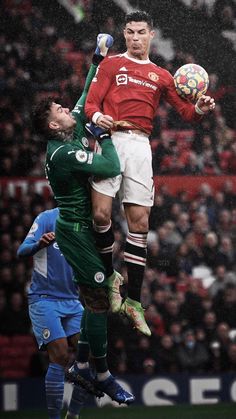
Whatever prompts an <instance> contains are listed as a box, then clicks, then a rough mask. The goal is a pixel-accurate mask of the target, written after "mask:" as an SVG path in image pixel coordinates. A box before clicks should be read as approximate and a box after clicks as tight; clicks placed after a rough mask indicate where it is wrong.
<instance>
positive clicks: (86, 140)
mask: <svg viewBox="0 0 236 419" xmlns="http://www.w3.org/2000/svg"><path fill="white" fill-rule="evenodd" d="M81 141H82V144H83V146H84V147H88V146H89V140H88V139H87V138H86V137H83V138H82V140H81Z"/></svg>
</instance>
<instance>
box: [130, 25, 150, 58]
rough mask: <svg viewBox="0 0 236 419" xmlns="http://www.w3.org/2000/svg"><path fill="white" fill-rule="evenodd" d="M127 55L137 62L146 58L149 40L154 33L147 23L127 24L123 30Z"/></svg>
mask: <svg viewBox="0 0 236 419" xmlns="http://www.w3.org/2000/svg"><path fill="white" fill-rule="evenodd" d="M124 37H125V41H126V46H127V51H128V55H129V56H130V57H131V58H136V59H138V60H146V59H147V58H148V54H149V50H150V44H151V40H152V39H153V37H154V31H153V30H151V28H150V27H149V25H148V24H147V22H128V23H127V24H126V26H125V29H124Z"/></svg>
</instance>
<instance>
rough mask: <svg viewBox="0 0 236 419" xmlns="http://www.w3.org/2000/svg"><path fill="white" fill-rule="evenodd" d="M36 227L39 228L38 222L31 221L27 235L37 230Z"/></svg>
mask: <svg viewBox="0 0 236 419" xmlns="http://www.w3.org/2000/svg"><path fill="white" fill-rule="evenodd" d="M38 228H39V225H38V223H33V224H32V226H31V228H30V231H29V233H28V236H29V235H33V234H34V233H35V232H36V231H37V230H38Z"/></svg>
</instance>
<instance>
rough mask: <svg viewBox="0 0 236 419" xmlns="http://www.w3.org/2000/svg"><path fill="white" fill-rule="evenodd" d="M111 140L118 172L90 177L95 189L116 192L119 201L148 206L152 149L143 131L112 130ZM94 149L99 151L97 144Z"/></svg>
mask: <svg viewBox="0 0 236 419" xmlns="http://www.w3.org/2000/svg"><path fill="white" fill-rule="evenodd" d="M112 141H113V144H114V146H115V148H116V151H117V154H118V156H119V159H120V165H121V175H119V176H116V177H114V178H109V179H102V180H98V181H96V179H92V180H91V184H92V187H93V189H94V190H95V191H97V192H100V193H102V194H104V195H108V196H111V197H113V198H114V197H115V196H116V194H117V192H119V198H120V201H121V202H122V203H130V204H137V205H141V206H145V207H152V205H153V198H154V183H153V171H152V151H151V146H150V143H149V138H148V136H147V135H146V134H138V133H134V132H132V131H131V130H130V131H125V132H123V131H116V132H114V133H113V134H112ZM97 152H98V153H101V147H100V146H99V145H98V147H97Z"/></svg>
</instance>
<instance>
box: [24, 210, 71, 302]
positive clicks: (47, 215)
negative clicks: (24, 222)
mask: <svg viewBox="0 0 236 419" xmlns="http://www.w3.org/2000/svg"><path fill="white" fill-rule="evenodd" d="M58 214H59V210H58V208H54V209H52V210H48V211H44V212H42V213H40V214H39V215H38V217H37V218H36V219H35V220H34V223H33V225H32V227H31V229H30V231H29V233H28V234H27V236H26V238H25V240H24V241H23V243H22V244H21V245H20V247H19V249H18V251H17V255H18V256H19V257H22V256H33V261H34V267H33V272H32V281H31V284H30V287H29V290H28V299H29V304H30V303H32V302H34V301H37V300H38V299H39V298H41V296H48V297H51V298H55V299H64V298H67V299H72V298H76V299H77V298H78V292H77V289H76V285H75V283H74V282H73V280H72V276H73V273H72V268H71V267H70V265H68V263H67V262H66V260H65V258H64V256H63V255H62V253H61V252H60V249H59V247H58V245H57V243H56V242H54V243H53V244H52V245H50V246H48V247H44V248H43V249H41V250H38V249H39V247H38V243H39V239H40V238H41V236H42V235H43V234H44V233H49V232H52V231H53V232H55V223H56V218H57V216H58Z"/></svg>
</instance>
